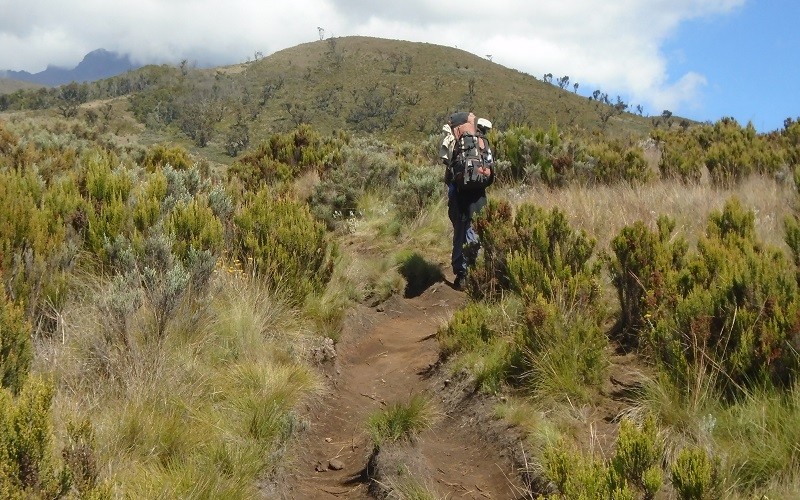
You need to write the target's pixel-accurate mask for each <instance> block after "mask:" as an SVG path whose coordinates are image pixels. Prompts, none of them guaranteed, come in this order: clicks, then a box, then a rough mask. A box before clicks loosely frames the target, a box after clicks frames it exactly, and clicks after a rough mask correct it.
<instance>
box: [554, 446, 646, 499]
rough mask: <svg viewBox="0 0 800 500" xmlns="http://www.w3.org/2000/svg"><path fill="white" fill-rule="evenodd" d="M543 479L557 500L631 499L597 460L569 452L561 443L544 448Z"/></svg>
mask: <svg viewBox="0 0 800 500" xmlns="http://www.w3.org/2000/svg"><path fill="white" fill-rule="evenodd" d="M542 466H543V469H544V474H545V476H546V477H547V478H548V479H549V480H550V481H552V482H553V484H554V485H555V487H556V490H557V493H556V494H555V495H552V496H553V497H554V498H558V499H564V500H566V499H572V498H586V499H589V498H593V499H598V500H600V499H602V500H633V499H634V498H636V495H635V493H634V491H633V490H632V489H631V488H630V487H629V486H628V485H627V484H626V483H625V481H624V479H623V478H620V477H618V476H617V475H616V472H615V470H614V469H613V468H610V467H608V466H607V465H606V464H604V463H603V462H602V461H601V460H599V459H597V458H595V457H593V456H591V455H584V454H582V453H581V452H579V451H577V450H575V449H570V448H569V447H568V446H565V445H564V443H563V442H558V443H554V444H551V445H548V446H547V447H546V448H545V451H544V454H543V456H542Z"/></svg>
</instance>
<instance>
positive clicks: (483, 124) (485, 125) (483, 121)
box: [477, 118, 492, 130]
mask: <svg viewBox="0 0 800 500" xmlns="http://www.w3.org/2000/svg"><path fill="white" fill-rule="evenodd" d="M477 125H478V127H480V128H485V129H486V130H489V129H491V128H492V122H490V121H489V120H487V119H486V118H478V123H477Z"/></svg>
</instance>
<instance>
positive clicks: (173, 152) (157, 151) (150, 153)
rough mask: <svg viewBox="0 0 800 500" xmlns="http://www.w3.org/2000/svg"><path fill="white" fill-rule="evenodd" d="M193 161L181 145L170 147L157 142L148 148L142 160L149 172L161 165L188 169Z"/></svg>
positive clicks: (143, 165)
mask: <svg viewBox="0 0 800 500" xmlns="http://www.w3.org/2000/svg"><path fill="white" fill-rule="evenodd" d="M193 163H194V162H192V158H191V157H190V156H189V152H188V151H186V149H184V148H182V147H180V146H173V147H168V146H166V145H164V144H155V145H153V146H150V148H148V149H147V152H146V153H145V155H144V159H143V160H142V167H144V168H145V169H147V171H148V172H153V171H155V170H157V169H158V168H159V167H161V168H163V167H166V166H167V165H169V166H171V167H172V168H174V169H176V170H187V169H189V168H190V167H191V166H192V164H193Z"/></svg>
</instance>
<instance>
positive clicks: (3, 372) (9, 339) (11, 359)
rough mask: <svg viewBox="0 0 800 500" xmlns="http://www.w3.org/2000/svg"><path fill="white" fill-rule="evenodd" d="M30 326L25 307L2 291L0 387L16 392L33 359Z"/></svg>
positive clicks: (23, 380)
mask: <svg viewBox="0 0 800 500" xmlns="http://www.w3.org/2000/svg"><path fill="white" fill-rule="evenodd" d="M30 332H31V327H30V323H29V322H28V321H26V319H25V312H24V311H23V309H22V307H20V306H18V305H17V304H15V303H14V302H13V301H11V300H9V298H8V296H7V295H6V292H5V290H3V289H0V387H3V388H6V389H9V390H10V391H11V392H12V393H17V392H19V390H20V389H21V388H22V384H23V383H24V382H25V379H26V378H27V376H28V369H29V368H30V364H31V361H32V359H33V351H32V348H31V340H30Z"/></svg>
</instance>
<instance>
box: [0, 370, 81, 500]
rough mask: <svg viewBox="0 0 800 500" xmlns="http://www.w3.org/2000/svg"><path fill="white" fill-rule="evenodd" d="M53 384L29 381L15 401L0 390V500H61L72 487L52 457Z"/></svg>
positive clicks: (6, 392) (4, 390)
mask: <svg viewBox="0 0 800 500" xmlns="http://www.w3.org/2000/svg"><path fill="white" fill-rule="evenodd" d="M53 392H54V388H53V385H52V383H50V382H47V381H44V380H42V379H40V378H38V377H31V378H29V379H28V380H27V381H26V383H25V384H24V385H23V386H22V389H21V391H20V394H19V395H18V396H17V397H14V396H12V395H11V394H10V393H9V392H8V391H7V390H6V389H4V388H0V496H2V497H3V498H20V499H21V498H61V497H63V496H65V495H66V494H67V492H68V491H69V488H70V484H71V477H70V473H69V471H68V469H66V468H63V467H60V465H59V464H58V463H57V460H56V457H54V455H53V450H52V447H53V436H52V424H51V423H50V420H51V416H50V404H51V402H52V400H53Z"/></svg>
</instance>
